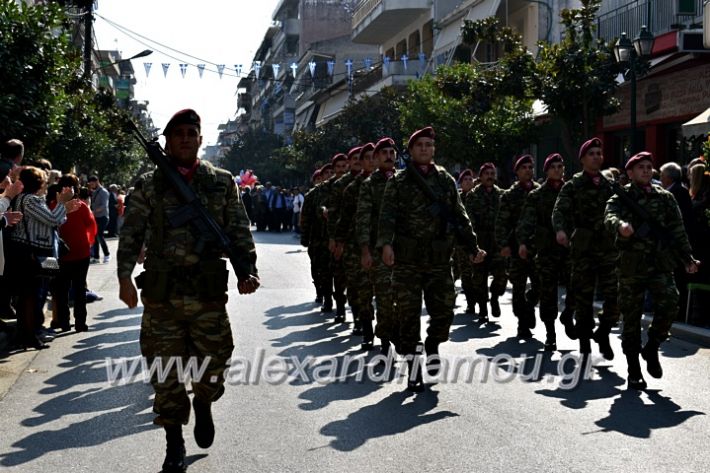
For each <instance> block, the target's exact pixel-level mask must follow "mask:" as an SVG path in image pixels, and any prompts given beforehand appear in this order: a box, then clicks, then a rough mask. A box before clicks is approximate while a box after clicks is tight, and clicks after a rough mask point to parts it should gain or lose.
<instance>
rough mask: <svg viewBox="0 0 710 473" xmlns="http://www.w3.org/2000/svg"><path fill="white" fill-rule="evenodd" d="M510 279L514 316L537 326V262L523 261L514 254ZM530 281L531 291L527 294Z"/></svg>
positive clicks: (509, 274)
mask: <svg viewBox="0 0 710 473" xmlns="http://www.w3.org/2000/svg"><path fill="white" fill-rule="evenodd" d="M508 278H509V279H510V284H511V286H513V314H514V315H515V316H516V317H517V318H518V319H519V321H524V322H525V323H524V325H526V326H528V327H529V328H531V327H533V326H534V325H535V305H536V304H537V301H538V299H539V298H540V282H539V280H538V278H537V273H536V271H535V261H534V260H533V259H531V258H528V259H526V260H525V259H522V258H521V257H520V256H518V255H517V253H515V252H513V255H512V256H511V257H510V269H509V270H508ZM528 279H529V280H530V290H529V291H527V292H526V289H527V283H528ZM555 287H557V286H555ZM519 323H520V322H519Z"/></svg>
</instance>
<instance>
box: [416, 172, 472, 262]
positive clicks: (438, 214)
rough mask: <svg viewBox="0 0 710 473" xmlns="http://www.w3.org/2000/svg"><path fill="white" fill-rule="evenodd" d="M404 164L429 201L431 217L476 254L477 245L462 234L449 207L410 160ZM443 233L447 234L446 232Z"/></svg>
mask: <svg viewBox="0 0 710 473" xmlns="http://www.w3.org/2000/svg"><path fill="white" fill-rule="evenodd" d="M405 163H406V166H407V170H408V171H409V175H410V176H411V177H412V179H413V180H414V182H415V183H416V184H417V187H419V190H421V191H422V192H423V193H424V195H425V196H426V197H427V198H428V199H429V200H430V201H431V205H430V206H429V213H431V215H432V216H433V217H435V218H440V219H441V220H442V221H443V222H444V223H446V225H447V227H448V228H447V229H446V230H453V232H454V234H455V235H456V237H457V239H458V240H459V241H460V242H464V243H465V245H466V246H467V247H468V249H469V250H470V251H471V253H473V254H476V249H477V245H476V244H475V240H474V239H472V238H471V236H472V235H470V234H469V233H468V232H464V229H463V225H461V222H460V221H459V220H458V219H457V218H456V216H455V215H454V212H453V211H452V210H451V207H450V206H449V205H448V204H447V203H446V202H444V201H443V199H441V198H438V197H437V196H436V195H435V194H434V191H432V190H431V187H429V186H428V185H427V183H426V181H425V180H424V178H423V177H422V175H421V174H419V171H417V168H416V167H414V164H413V163H412V160H411V158H410V159H405ZM444 233H448V231H446V232H444Z"/></svg>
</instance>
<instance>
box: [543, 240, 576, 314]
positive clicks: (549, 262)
mask: <svg viewBox="0 0 710 473" xmlns="http://www.w3.org/2000/svg"><path fill="white" fill-rule="evenodd" d="M560 248H562V247H560ZM567 265H568V259H567V256H566V255H565V254H564V253H562V252H558V251H544V252H540V253H538V254H537V256H535V270H536V272H537V278H538V281H539V282H538V285H539V288H540V289H539V290H540V320H542V321H543V322H552V321H554V320H555V319H557V315H558V313H559V307H558V291H557V290H558V288H559V285H560V281H565V280H566V278H569V272H568V271H567ZM564 284H565V286H566V287H567V288H568V293H570V291H569V283H568V282H565V283H564ZM573 306H574V304H572V299H571V298H565V308H567V309H571V308H572V307H573Z"/></svg>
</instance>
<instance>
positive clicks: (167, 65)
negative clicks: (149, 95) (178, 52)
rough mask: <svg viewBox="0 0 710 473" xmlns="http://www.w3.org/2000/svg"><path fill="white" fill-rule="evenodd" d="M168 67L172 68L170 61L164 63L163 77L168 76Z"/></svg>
mask: <svg viewBox="0 0 710 473" xmlns="http://www.w3.org/2000/svg"><path fill="white" fill-rule="evenodd" d="M168 69H170V63H169V62H164V63H163V77H168Z"/></svg>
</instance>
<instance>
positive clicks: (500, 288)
mask: <svg viewBox="0 0 710 473" xmlns="http://www.w3.org/2000/svg"><path fill="white" fill-rule="evenodd" d="M486 251H487V250H486ZM507 266H508V262H507V260H506V259H505V258H503V257H502V256H500V254H498V252H493V251H491V252H488V251H487V253H486V259H484V260H483V262H482V263H478V264H474V265H473V269H472V271H473V277H472V285H471V287H472V291H473V298H474V300H475V301H476V302H480V303H485V302H488V276H489V275H491V276H493V281H492V282H491V287H490V291H491V295H492V296H493V297H499V296H502V295H503V294H505V285H506V284H507V283H508V271H507ZM461 283H462V284H463V279H462V280H461Z"/></svg>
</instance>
